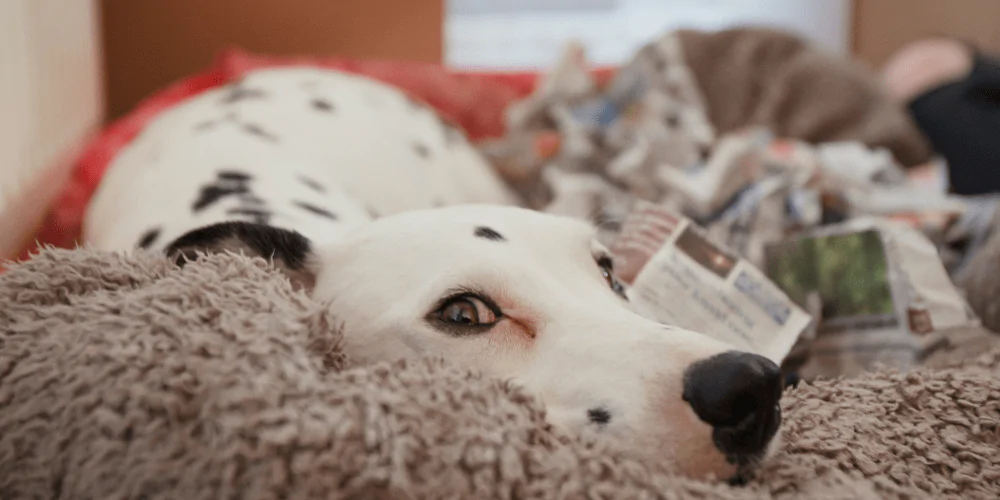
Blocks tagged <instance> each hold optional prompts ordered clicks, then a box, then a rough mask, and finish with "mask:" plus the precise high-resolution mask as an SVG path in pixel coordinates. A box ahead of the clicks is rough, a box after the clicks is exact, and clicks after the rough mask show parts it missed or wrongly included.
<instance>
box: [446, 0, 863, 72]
mask: <svg viewBox="0 0 1000 500" xmlns="http://www.w3.org/2000/svg"><path fill="white" fill-rule="evenodd" d="M550 3H551V5H549V4H550ZM529 4H530V5H531V6H530V7H528V6H525V5H526V4H525V3H521V4H518V5H519V6H520V8H519V9H512V8H511V7H510V4H509V3H508V2H507V1H506V0H448V11H447V12H448V15H447V17H446V19H445V61H446V63H448V64H449V65H451V66H454V67H459V68H497V67H499V68H506V69H518V68H543V67H546V66H548V65H549V64H550V63H551V62H552V61H553V60H554V59H555V57H556V56H557V54H558V53H559V51H560V49H561V47H562V46H563V44H564V43H565V41H566V40H567V39H570V38H578V39H580V40H581V41H583V42H584V44H585V45H586V46H587V48H588V55H589V57H590V59H591V60H592V61H594V62H595V63H597V64H616V63H621V62H623V61H624V60H625V59H626V58H627V57H628V56H629V55H630V54H631V53H632V52H633V51H634V50H635V49H636V48H637V47H639V46H641V45H642V44H644V43H646V42H647V41H648V40H649V39H650V38H652V37H654V36H656V35H657V34H659V33H662V32H664V31H666V30H669V29H675V28H679V27H693V28H702V29H718V28H723V27H727V26H732V25H735V24H762V25H767V26H776V27H781V28H785V29H789V30H791V31H793V32H796V33H799V34H801V35H803V36H806V37H808V38H810V39H812V40H814V41H815V42H817V43H818V44H819V45H821V46H823V47H826V48H827V49H829V50H832V51H834V52H837V53H841V54H847V53H848V51H849V49H850V28H851V26H850V22H851V2H849V1H848V0H602V1H595V0H588V1H586V2H582V3H576V5H579V6H580V7H578V8H575V9H574V8H572V6H568V4H570V5H572V4H574V2H572V1H569V0H535V1H534V2H533V3H529ZM491 5H494V6H495V8H494V9H492V10H491V9H490V8H489V7H490V6H491ZM473 6H474V8H472V7H473Z"/></svg>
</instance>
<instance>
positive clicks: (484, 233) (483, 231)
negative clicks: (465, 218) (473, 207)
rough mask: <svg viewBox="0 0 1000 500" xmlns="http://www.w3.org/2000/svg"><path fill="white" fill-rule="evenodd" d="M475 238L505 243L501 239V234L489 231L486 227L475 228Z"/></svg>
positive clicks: (502, 238) (503, 239)
mask: <svg viewBox="0 0 1000 500" xmlns="http://www.w3.org/2000/svg"><path fill="white" fill-rule="evenodd" d="M475 234H476V237H477V238H485V239H487V240H491V241H506V240H507V239H506V238H504V237H503V235H502V234H500V233H498V232H496V231H494V230H493V229H490V228H488V227H486V226H479V227H477V228H476V233H475Z"/></svg>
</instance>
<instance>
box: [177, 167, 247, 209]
mask: <svg viewBox="0 0 1000 500" xmlns="http://www.w3.org/2000/svg"><path fill="white" fill-rule="evenodd" d="M249 182H250V176H249V175H247V174H245V173H243V172H239V171H237V170H223V171H220V172H218V173H217V174H216V180H215V182H213V183H212V184H208V185H206V186H203V187H202V188H201V191H200V192H199V193H198V198H197V199H196V200H195V201H194V204H193V205H192V206H191V210H192V211H194V212H199V211H201V210H204V209H205V208H208V207H209V206H210V205H213V204H215V203H216V202H218V201H219V200H221V199H222V198H225V197H228V196H241V195H250V185H249Z"/></svg>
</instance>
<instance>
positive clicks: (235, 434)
mask: <svg viewBox="0 0 1000 500" xmlns="http://www.w3.org/2000/svg"><path fill="white" fill-rule="evenodd" d="M340 338H341V333H340V332H339V331H338V329H337V323H336V321H335V319H334V318H331V317H330V316H329V315H328V314H326V313H325V312H324V311H323V309H322V308H320V307H319V306H318V305H317V304H316V303H313V302H312V301H311V300H310V299H309V298H307V297H306V296H304V295H302V294H300V293H297V292H295V291H293V290H292V288H291V286H290V285H289V284H288V282H287V281H286V280H285V279H284V278H283V277H282V276H281V275H280V274H279V273H277V272H275V271H274V270H273V269H272V268H270V267H269V265H268V264H267V263H265V262H264V261H263V260H260V259H248V258H244V257H239V256H233V255H218V256H213V257H209V258H205V259H201V260H199V261H197V262H194V263H191V264H189V265H188V266H186V267H185V268H183V269H181V268H177V267H174V266H173V265H171V264H170V263H169V262H167V261H166V260H165V259H162V258H160V257H156V256H152V255H141V254H140V255H135V256H130V257H125V256H118V255H114V254H107V253H96V252H91V251H85V250H75V251H67V250H46V251H44V252H42V253H41V254H40V255H39V256H37V257H35V258H34V259H33V260H31V261H28V262H26V263H23V264H17V265H13V266H12V267H11V268H10V269H9V270H8V271H7V272H6V273H4V274H2V275H0V498H3V499H16V498H92V499H103V498H115V499H125V498H146V499H153V498H182V499H190V500H194V499H218V498H629V499H635V498H724V499H725V498H731V499H750V498H804V499H806V498H807V499H827V498H829V499H833V498H843V499H857V498H935V499H941V498H998V497H1000V377H998V376H997V375H998V374H1000V369H998V367H1000V350H997V348H996V347H995V345H994V343H993V342H992V339H987V340H983V337H981V338H980V341H981V342H982V343H980V344H977V347H976V348H975V349H974V350H973V351H972V353H973V354H969V353H968V352H961V351H953V352H952V353H949V354H946V355H945V356H943V357H942V358H940V359H938V360H937V361H936V364H937V366H941V367H944V368H940V369H926V370H924V371H919V372H916V373H911V374H906V375H902V374H895V373H890V372H881V373H871V374H867V375H864V376H862V377H859V378H855V379H846V380H835V381H822V382H817V383H815V384H813V385H802V386H800V387H798V388H797V389H792V390H790V391H789V392H788V394H787V395H786V397H785V399H784V403H783V407H784V411H785V412H786V413H785V414H786V416H787V417H786V424H785V427H784V429H785V430H784V434H783V441H784V442H783V445H782V451H781V452H780V453H779V454H778V455H777V456H776V457H775V458H774V459H773V460H772V461H771V462H770V463H768V464H767V466H766V467H764V469H763V470H762V471H761V472H760V474H759V475H758V477H757V478H755V479H753V480H751V481H750V483H749V484H748V485H746V486H742V487H735V486H728V485H724V484H716V483H705V482H698V481H693V480H689V479H684V478H680V477H677V476H674V475H672V474H671V473H670V472H669V471H665V470H661V469H659V468H658V467H657V465H656V464H651V463H642V462H639V461H636V460H633V459H632V458H630V457H629V455H628V452H627V450H618V449H616V448H614V446H613V444H611V443H605V442H602V441H600V440H599V439H598V438H597V437H593V436H571V435H564V434H562V433H560V432H559V431H558V430H556V429H553V428H551V427H550V426H548V425H547V424H546V422H545V411H544V409H543V407H542V406H541V405H540V404H539V403H538V402H537V401H536V400H535V399H533V398H532V397H530V396H529V395H528V394H526V393H525V392H523V391H521V390H519V389H517V388H514V387H510V386H508V384H504V383H503V382H501V381H497V380H491V379H488V378H485V377H482V376H480V375H477V374H474V373H470V372H469V371H467V370H466V369H463V368H460V367H456V366H451V365H449V364H447V363H446V362H443V361H439V360H430V359H428V360H415V361H407V362H398V363H392V364H379V365H372V366H351V364H350V362H349V359H348V358H347V357H346V356H345V354H344V353H342V352H341V351H340V350H339V348H338V341H339V339H340ZM956 366H962V367H961V368H955V367H956ZM949 367H951V368H949Z"/></svg>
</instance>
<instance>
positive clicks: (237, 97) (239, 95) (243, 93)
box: [222, 84, 267, 104]
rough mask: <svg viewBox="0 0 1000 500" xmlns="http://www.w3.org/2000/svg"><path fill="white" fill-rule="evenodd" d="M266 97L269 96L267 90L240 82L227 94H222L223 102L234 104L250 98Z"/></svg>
mask: <svg viewBox="0 0 1000 500" xmlns="http://www.w3.org/2000/svg"><path fill="white" fill-rule="evenodd" d="M265 97H267V92H264V91H263V90H262V89H251V88H246V87H244V86H242V85H240V84H235V85H233V86H232V87H231V88H230V90H229V92H227V93H226V95H224V96H222V104H233V103H235V102H239V101H244V100H248V99H263V98H265Z"/></svg>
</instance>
